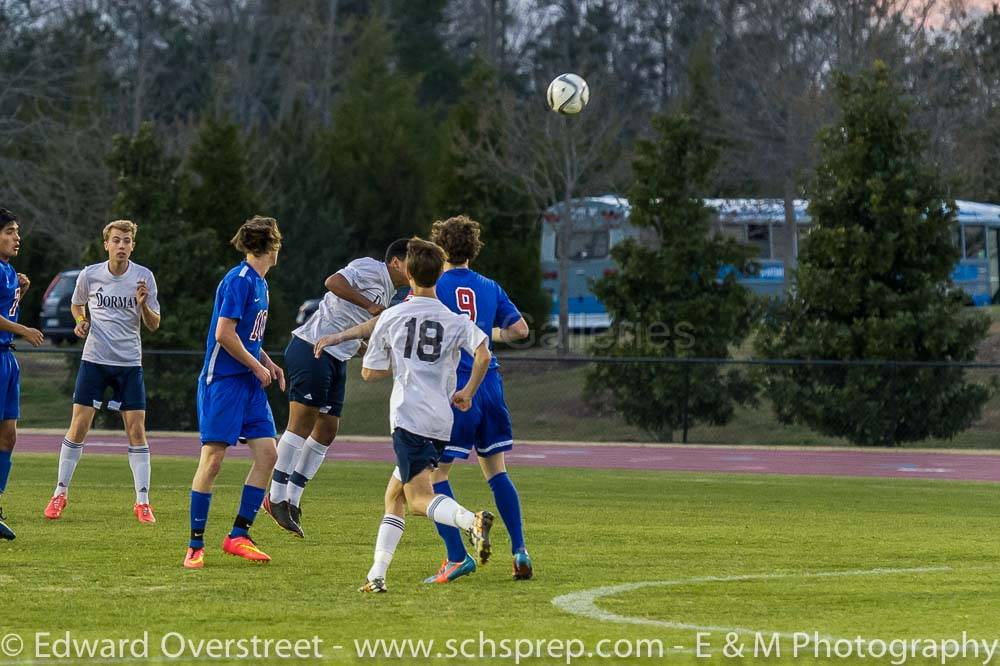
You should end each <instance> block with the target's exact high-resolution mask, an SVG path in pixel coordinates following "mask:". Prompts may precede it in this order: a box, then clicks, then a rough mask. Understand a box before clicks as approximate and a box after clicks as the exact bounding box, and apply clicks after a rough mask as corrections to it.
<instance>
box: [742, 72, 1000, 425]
mask: <svg viewBox="0 0 1000 666" xmlns="http://www.w3.org/2000/svg"><path fill="white" fill-rule="evenodd" d="M836 96H837V101H838V102H839V105H840V108H841V118H840V121H839V123H837V124H836V125H833V126H830V127H827V128H825V129H823V130H822V131H821V132H820V135H819V143H820V147H821V148H820V164H819V167H818V169H817V173H816V178H815V182H814V184H813V186H812V191H811V193H810V204H809V214H810V217H811V218H812V221H813V224H814V229H813V230H812V232H811V233H810V236H809V240H808V242H807V243H806V244H805V248H804V251H803V253H802V255H801V257H800V262H799V270H798V276H797V281H796V284H797V289H796V290H795V291H794V292H793V293H792V294H790V295H789V297H788V299H787V300H785V301H784V302H783V303H781V304H780V305H778V306H777V307H775V308H774V311H773V313H772V316H770V317H768V318H767V319H766V320H765V325H764V327H763V330H762V331H761V335H760V338H759V341H758V350H759V352H760V353H761V354H762V355H763V356H766V357H768V358H803V359H833V360H855V359H889V360H896V361H971V360H973V359H974V358H975V353H976V344H977V343H978V342H979V341H980V340H981V339H982V338H983V336H984V335H985V333H986V330H987V326H988V322H987V321H986V318H985V317H983V316H981V315H978V314H971V313H966V312H964V311H963V295H962V294H961V293H960V292H958V291H955V290H952V289H950V288H949V284H948V280H949V275H950V273H951V271H952V268H953V267H954V265H955V261H956V260H957V259H958V254H957V252H956V250H955V248H954V246H953V244H952V241H951V235H952V230H953V229H954V228H955V227H956V225H957V224H958V220H957V211H956V207H955V202H954V201H951V200H947V199H944V198H942V195H941V193H942V192H943V191H944V187H943V185H942V183H941V180H940V178H939V176H938V174H937V172H936V171H935V169H934V168H933V167H932V166H931V165H930V164H929V163H928V161H927V160H926V158H925V156H924V153H925V147H926V138H925V135H924V134H923V133H921V132H918V131H916V130H914V129H912V128H911V127H910V122H909V109H910V107H909V105H908V103H907V102H906V101H904V100H903V98H902V95H901V93H900V90H899V88H898V86H897V85H896V84H895V83H894V82H893V81H892V80H891V78H890V73H889V69H888V67H886V66H885V64H883V63H877V64H876V66H875V67H874V69H872V70H869V71H866V72H863V73H861V74H859V75H858V76H856V77H851V76H847V75H843V74H841V75H838V76H837V77H836ZM767 378H768V379H767V390H768V393H769V395H770V397H771V400H772V401H773V403H774V407H775V410H776V412H777V415H778V417H779V419H780V420H781V421H782V422H786V423H790V422H799V423H804V424H806V425H808V426H809V427H811V428H813V429H815V430H817V431H818V432H821V433H824V434H828V435H836V436H842V437H846V438H847V439H849V440H850V441H852V442H855V443H857V444H868V445H896V444H901V443H904V442H911V441H919V440H922V439H926V438H928V437H950V436H952V435H954V434H956V433H958V432H960V431H961V430H963V429H964V428H966V427H968V426H969V425H970V424H971V423H972V422H973V421H974V420H975V419H976V418H977V417H978V416H979V414H980V411H981V409H982V406H983V404H984V403H985V401H986V400H987V399H988V398H989V396H990V395H991V392H992V387H990V386H983V385H979V384H974V383H968V382H966V381H965V378H964V373H963V371H962V370H961V369H955V368H920V369H913V368H909V369H907V368H899V369H892V370H888V371H887V370H884V369H881V368H872V367H864V366H862V367H819V368H818V367H815V366H812V367H808V366H807V367H785V366H783V367H781V368H778V369H775V370H773V371H771V372H769V373H767Z"/></svg>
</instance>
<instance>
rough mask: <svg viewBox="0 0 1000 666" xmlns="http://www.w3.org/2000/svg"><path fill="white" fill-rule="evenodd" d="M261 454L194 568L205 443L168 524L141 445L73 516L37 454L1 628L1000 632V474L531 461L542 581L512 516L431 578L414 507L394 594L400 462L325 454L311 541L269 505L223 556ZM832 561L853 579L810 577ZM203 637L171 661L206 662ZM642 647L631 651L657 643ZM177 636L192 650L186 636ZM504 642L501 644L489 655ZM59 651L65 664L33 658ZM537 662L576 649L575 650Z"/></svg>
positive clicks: (332, 654) (458, 483)
mask: <svg viewBox="0 0 1000 666" xmlns="http://www.w3.org/2000/svg"><path fill="white" fill-rule="evenodd" d="M247 464H248V463H247V462H246V461H245V460H239V459H232V460H229V461H227V463H226V465H225V466H224V469H223V473H222V476H221V477H220V482H219V484H218V486H217V487H216V491H215V497H214V501H213V504H212V511H211V516H210V520H209V525H208V534H207V542H208V544H209V548H208V550H207V553H208V557H207V563H206V568H205V569H204V570H202V571H186V570H184V569H182V568H181V566H180V562H181V559H182V557H183V553H184V549H185V546H186V541H187V531H188V522H187V510H188V488H189V483H190V478H191V475H192V473H193V471H194V467H195V463H194V460H193V459H182V458H160V459H156V460H155V461H154V475H153V478H154V488H153V503H154V506H155V508H156V512H157V516H158V519H159V523H158V524H157V525H155V526H152V527H146V526H140V525H139V524H138V523H137V522H135V520H134V519H133V518H132V516H131V514H130V509H131V502H132V493H131V476H130V474H129V469H128V465H127V462H126V460H125V457H124V456H107V455H87V456H85V457H84V459H83V461H82V463H81V465H80V468H79V470H78V472H77V475H76V479H75V481H74V485H73V488H72V490H71V494H70V504H69V507H68V508H67V510H66V513H65V514H64V517H63V519H62V520H61V521H59V522H46V521H45V520H44V519H43V518H42V516H41V513H42V508H43V507H44V505H45V502H46V500H47V498H48V496H49V494H50V492H51V486H52V484H53V478H54V474H55V467H56V461H55V458H54V457H51V456H41V455H20V456H17V457H16V464H15V467H14V472H13V476H12V480H11V485H10V488H9V489H8V494H7V496H6V497H5V502H4V509H5V510H6V512H7V514H8V516H9V517H10V518H11V523H12V525H13V526H14V527H15V529H17V530H18V531H19V538H18V539H17V540H16V541H14V542H11V543H2V542H0V558H2V562H3V567H2V569H0V590H2V602H0V606H2V608H3V624H2V627H0V635H6V634H9V633H17V634H19V635H22V636H24V637H26V639H27V640H28V641H29V644H28V645H27V647H26V651H25V652H24V653H23V654H22V655H21V659H24V658H26V657H30V656H32V654H33V653H32V650H34V649H35V645H34V644H33V643H32V642H31V641H33V640H34V639H33V638H32V636H33V635H34V634H35V632H51V633H52V634H53V638H56V637H64V636H65V633H64V632H66V631H67V630H69V631H71V632H72V637H73V638H75V639H78V640H79V639H85V638H88V639H98V638H110V639H133V638H139V637H141V636H142V634H143V632H144V631H148V632H149V635H150V639H149V640H150V643H149V648H148V650H149V652H148V656H149V657H150V658H158V657H162V656H163V654H162V653H161V648H162V646H161V644H160V641H161V640H162V638H163V637H164V636H167V635H168V634H170V632H177V633H179V634H181V635H183V636H184V637H185V638H186V639H188V640H192V641H200V640H206V639H212V638H219V639H225V638H230V639H244V640H245V641H249V640H250V639H251V638H252V636H254V635H257V636H259V637H261V638H262V639H263V638H272V639H278V638H287V639H308V638H311V637H312V636H314V635H318V636H319V637H320V638H321V639H322V640H323V644H322V646H321V649H320V653H321V654H322V655H323V661H328V662H333V663H351V662H355V661H364V662H366V663H378V660H372V659H362V658H361V657H360V656H359V652H358V650H359V648H358V646H357V645H356V643H355V641H363V640H366V639H368V640H375V639H379V638H382V639H414V640H416V639H434V640H436V641H437V643H436V644H435V647H434V648H433V651H431V652H430V654H431V655H432V657H431V658H428V659H416V658H403V659H399V658H396V659H385V660H383V661H384V663H397V664H398V663H435V662H442V663H443V662H444V661H451V662H454V663H514V661H515V660H514V659H513V658H510V659H486V660H478V659H443V658H442V659H434V658H433V655H434V654H436V653H437V652H441V653H442V654H445V655H448V654H451V652H449V650H455V651H457V647H456V646H457V644H453V645H451V646H450V647H448V644H446V643H445V641H446V640H448V639H461V640H471V641H472V643H469V644H468V645H467V649H469V650H473V651H478V650H479V647H478V646H479V644H480V638H479V636H480V634H479V632H480V630H483V631H485V632H486V638H488V639H491V640H494V641H497V643H498V646H501V647H502V644H501V643H500V641H502V640H511V641H513V640H515V639H532V640H535V641H537V640H545V641H550V643H549V644H548V645H549V648H550V649H551V646H552V645H557V644H555V643H551V641H556V640H562V641H568V640H579V641H582V644H583V645H585V646H586V649H587V650H588V651H593V650H594V649H597V647H598V641H601V640H604V639H609V640H612V641H616V640H619V639H624V640H628V641H634V640H640V639H642V640H645V639H649V640H651V641H661V645H662V646H663V647H664V649H665V650H668V653H667V655H666V656H667V658H668V660H669V663H706V661H707V662H708V663H729V662H728V660H725V659H724V658H723V656H722V654H721V650H722V647H723V645H724V643H725V641H724V636H725V632H724V631H723V630H722V629H724V628H727V627H742V628H750V629H756V630H765V631H768V632H771V631H780V632H789V633H790V632H795V631H807V632H813V631H816V632H819V633H820V634H823V635H826V636H833V637H851V638H853V637H854V636H857V635H861V636H864V637H866V638H868V639H886V640H888V639H901V638H913V639H917V638H926V639H947V638H954V637H960V635H961V632H962V631H967V632H969V634H970V635H971V636H973V637H977V638H989V639H993V638H995V637H996V634H997V628H998V626H997V620H996V618H997V615H996V608H997V607H998V606H1000V567H998V566H997V555H998V548H997V546H996V539H995V536H994V534H995V529H996V515H997V491H996V487H995V486H993V485H989V484H970V483H953V482H934V481H918V480H899V481H894V480H886V479H877V480H874V479H872V480H868V479H838V478H815V477H812V478H806V477H764V476H722V475H701V474H674V473H659V472H642V471H597V470H582V469H559V468H521V469H517V470H516V471H515V472H514V473H513V476H514V479H515V481H516V483H517V484H518V487H519V490H520V492H521V495H522V498H523V501H524V506H525V515H526V526H527V537H528V545H529V549H530V551H531V553H532V556H533V558H534V560H535V565H536V578H535V579H534V580H532V581H528V582H514V581H511V580H510V572H509V567H510V561H509V558H508V557H507V552H509V543H508V541H507V536H506V533H505V532H504V530H503V528H502V527H499V528H498V529H497V530H496V532H495V544H496V547H495V552H496V557H495V561H493V562H491V563H490V564H488V565H487V566H486V567H484V568H482V569H481V570H480V571H479V572H477V573H476V574H475V575H473V576H470V577H468V578H466V579H463V580H460V581H458V582H456V583H453V584H450V585H447V586H426V585H423V584H421V583H420V582H419V581H420V580H421V579H422V578H423V577H424V576H426V575H428V574H429V573H431V571H432V570H433V569H434V568H435V565H436V564H437V561H438V558H439V557H440V555H441V548H440V547H439V545H438V542H437V537H436V533H435V531H434V529H433V526H432V525H431V524H430V523H429V521H427V520H426V519H425V518H422V517H414V516H410V517H408V519H407V531H406V534H405V536H404V538H403V541H402V543H401V545H400V548H399V550H398V551H397V556H396V559H395V562H394V563H393V567H392V569H391V570H390V573H389V580H388V583H389V588H390V593H389V594H386V595H379V596H363V595H361V594H358V593H357V592H356V591H355V588H356V587H357V586H358V584H359V583H360V582H361V581H362V577H363V576H364V573H365V572H366V571H367V568H368V566H369V563H370V556H371V551H372V546H373V541H374V536H375V531H376V528H377V524H378V522H379V518H380V516H381V512H382V499H381V498H382V490H383V487H384V481H385V478H386V476H387V474H388V472H389V469H388V467H387V466H386V465H382V464H363V463H339V462H338V463H335V464H329V465H328V466H326V467H324V468H323V470H322V471H321V472H320V475H319V477H318V478H317V479H316V480H315V481H314V482H313V483H312V484H311V485H310V487H309V488H308V489H307V494H306V498H305V503H304V510H305V514H304V518H303V524H304V527H305V529H306V531H307V537H308V538H307V539H306V540H305V541H298V540H294V539H292V538H290V537H288V536H287V535H286V534H284V533H281V532H279V531H278V528H277V527H275V526H274V525H273V524H272V523H271V522H270V520H269V519H268V518H267V516H265V515H263V514H262V515H261V516H260V518H259V520H258V523H257V526H256V527H255V528H254V534H255V536H256V538H257V540H258V542H259V544H260V545H261V546H262V547H263V548H264V549H265V550H266V551H267V552H269V553H270V554H271V556H272V557H273V558H274V561H273V562H272V563H271V564H269V565H264V566H260V565H258V566H253V565H249V564H247V563H245V562H243V561H241V560H237V559H235V558H231V557H227V556H224V555H223V554H222V553H221V551H220V550H219V544H220V543H221V540H222V537H223V536H224V534H225V532H226V531H227V529H228V527H229V526H230V525H231V522H232V518H233V515H234V512H235V509H236V505H237V502H238V494H239V490H240V486H241V484H242V477H243V475H244V474H245V472H246V468H247ZM455 472H456V473H455V475H454V486H455V490H456V493H457V495H458V498H459V500H460V501H462V502H463V503H464V504H466V505H468V506H469V507H480V506H487V505H488V504H489V503H490V501H491V496H490V495H489V491H488V488H487V486H486V485H485V484H484V483H483V482H482V480H481V477H480V476H479V472H478V469H477V468H475V467H474V466H472V465H462V466H459V467H458V468H457V469H456V470H455ZM895 569H917V571H904V572H900V571H893V570H895ZM872 570H878V571H875V572H872ZM829 572H839V573H840V574H847V575H833V576H827V575H822V576H810V575H805V574H815V573H829ZM747 576H750V577H749V578H741V579H737V580H706V579H705V578H706V577H722V578H725V577H747ZM643 581H651V582H659V583H660V584H656V585H650V586H646V587H642V588H640V589H634V590H628V589H626V590H624V591H620V592H617V593H615V591H614V590H612V591H611V592H612V594H610V595H608V596H605V597H602V598H599V599H597V600H596V601H595V602H594V603H595V604H596V606H597V608H598V609H600V612H604V613H609V614H614V615H617V616H624V618H626V621H625V622H622V621H619V622H608V621H601V620H599V619H593V618H592V617H586V616H580V615H575V614H571V613H570V612H567V611H566V610H562V609H560V608H558V607H557V606H556V605H554V604H553V598H555V597H559V596H561V595H568V594H572V593H578V592H581V591H585V590H588V589H592V588H598V587H605V586H615V585H620V584H629V583H638V582H643ZM667 583H671V584H667ZM619 619H621V618H619ZM636 622H641V623H643V624H636ZM678 625H683V628H678ZM696 627H715V628H717V629H716V630H714V631H712V636H711V638H710V639H709V640H710V642H711V643H712V648H711V649H712V653H713V655H714V658H713V659H710V660H703V659H696V658H695V657H694V655H692V654H690V653H687V652H683V651H681V652H669V651H670V650H672V649H673V648H674V646H680V647H682V648H684V649H686V650H693V649H694V648H695V643H696V636H695V635H696V631H697V629H696ZM44 640H51V638H50V639H44ZM171 640H174V641H176V640H177V639H176V638H171ZM746 640H747V641H751V640H752V639H751V638H749V637H746ZM196 645H197V643H195V644H194V646H189V648H188V649H187V650H188V651H187V652H186V653H185V657H184V658H181V659H179V660H177V661H171V662H170V663H188V662H193V661H194V660H193V659H191V658H190V657H191V655H192V653H193V652H192V651H193V650H194V649H196ZM514 645H515V644H513V643H511V644H509V646H510V647H511V649H512V650H513V649H514V648H513V646H514ZM632 645H633V644H632V643H628V644H621V645H620V646H618V647H619V648H620V649H621V651H622V652H624V651H625V650H626V649H627V648H628V649H639V648H638V647H635V648H632V647H631V646H632ZM643 645H645V646H648V649H650V650H652V649H654V647H653V646H654V644H653V643H649V644H643ZM783 645H784V646H785V653H784V656H783V657H782V658H781V659H778V660H774V659H771V660H770V661H771V662H773V663H792V662H793V661H794V663H810V662H811V661H812V660H811V659H802V658H799V659H796V660H792V659H791V658H790V656H789V655H788V650H790V648H791V645H792V644H791V642H790V641H788V640H786V641H784V642H783ZM335 646H341V647H340V648H339V649H338V648H337V647H335ZM0 647H3V644H2V642H0ZM501 647H498V648H497V649H498V654H499V655H502V654H503V653H502V652H499V650H501ZM522 647H523V645H522ZM167 648H168V649H169V650H170V651H174V650H176V649H180V648H178V647H177V644H176V642H175V643H171V644H170V645H168V646H167ZM45 649H49V650H51V648H45ZM489 649H490V648H489V646H488V644H487V646H486V648H485V650H486V651H487V652H486V653H487V655H489V654H490V652H489ZM601 649H603V650H605V652H607V651H609V650H613V647H611V644H610V643H607V644H603V648H601ZM644 649H645V648H644ZM800 657H801V655H800ZM43 661H44V662H45V663H53V662H54V660H45V659H39V660H38V661H35V662H34V663H42V662H43ZM213 661H214V662H215V663H228V662H227V661H226V660H221V661H220V660H213ZM277 661H278V660H267V659H263V660H261V659H258V660H253V661H252V663H275V662H277ZM623 661H628V660H625V659H621V658H617V659H610V660H609V659H597V658H593V659H589V660H588V659H586V658H581V659H577V660H575V662H574V663H621V662H623ZM662 661H663V660H662V659H653V660H650V659H633V660H632V663H659V662H662ZM822 661H824V660H820V662H822ZM847 661H848V662H849V663H850V662H852V661H853V660H850V659H848V660H847ZM9 663H22V662H19V661H17V660H13V661H12V660H10V659H9V658H5V657H4V656H2V655H0V664H9ZM24 663H28V662H24ZM63 663H67V662H63ZM75 663H87V661H86V660H81V661H78V662H75ZM101 663H118V661H115V660H112V661H111V662H101ZM233 663H236V662H235V661H234V662H233ZM243 663H246V662H243ZM524 663H567V660H566V658H565V657H563V656H562V653H560V652H558V651H557V652H556V653H555V654H553V655H552V656H551V657H548V658H544V659H532V660H528V661H526V662H524ZM817 663H819V662H817ZM867 663H889V661H884V662H878V661H875V662H873V661H872V660H867ZM913 663H924V662H920V661H917V662H913ZM927 663H930V662H927ZM952 663H959V662H952Z"/></svg>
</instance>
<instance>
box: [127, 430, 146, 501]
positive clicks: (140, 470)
mask: <svg viewBox="0 0 1000 666" xmlns="http://www.w3.org/2000/svg"><path fill="white" fill-rule="evenodd" d="M128 466H129V467H131V468H132V482H133V484H134V485H135V503H136V504H149V475H150V464H149V444H140V445H139V446H129V447H128Z"/></svg>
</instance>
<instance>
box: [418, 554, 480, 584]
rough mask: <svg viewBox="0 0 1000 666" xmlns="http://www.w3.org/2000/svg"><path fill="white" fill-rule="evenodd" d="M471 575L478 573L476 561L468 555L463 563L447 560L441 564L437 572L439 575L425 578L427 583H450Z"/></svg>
mask: <svg viewBox="0 0 1000 666" xmlns="http://www.w3.org/2000/svg"><path fill="white" fill-rule="evenodd" d="M471 573H476V561H475V560H474V559H472V556H471V555H469V554H468V553H466V555H465V559H464V560H462V561H461V562H449V561H448V560H445V561H444V562H442V563H441V568H440V569H438V570H437V573H436V574H434V575H433V576H430V577H429V578H425V579H424V582H425V583H438V584H442V583H450V582H451V581H453V580H455V579H456V578H461V577H462V576H468V575H469V574H471Z"/></svg>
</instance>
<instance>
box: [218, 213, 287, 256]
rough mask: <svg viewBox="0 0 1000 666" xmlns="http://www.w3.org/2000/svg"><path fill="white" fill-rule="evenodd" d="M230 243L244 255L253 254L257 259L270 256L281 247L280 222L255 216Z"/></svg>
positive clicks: (245, 223) (244, 224) (271, 218)
mask: <svg viewBox="0 0 1000 666" xmlns="http://www.w3.org/2000/svg"><path fill="white" fill-rule="evenodd" d="M229 242H230V243H231V244H232V246H233V247H235V248H236V249H237V250H239V251H240V252H242V253H244V254H252V255H253V256H255V257H260V256H263V255H265V254H270V253H272V252H274V251H275V250H277V249H278V248H280V247H281V232H280V231H279V230H278V221H277V220H275V219H274V218H273V217H262V216H260V215H254V216H253V217H251V218H250V219H249V220H247V221H246V222H244V223H243V226H242V227H240V230H239V231H237V232H236V235H235V236H233V238H232V240H230V241H229Z"/></svg>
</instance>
